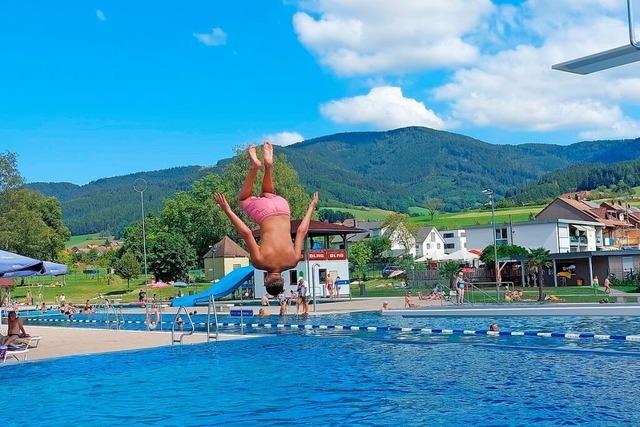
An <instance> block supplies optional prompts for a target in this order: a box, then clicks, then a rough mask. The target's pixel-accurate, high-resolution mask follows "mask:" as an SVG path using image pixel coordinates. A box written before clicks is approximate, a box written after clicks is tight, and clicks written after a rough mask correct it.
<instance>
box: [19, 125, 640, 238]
mask: <svg viewBox="0 0 640 427" xmlns="http://www.w3.org/2000/svg"><path fill="white" fill-rule="evenodd" d="M276 150H277V151H278V152H280V153H284V154H285V155H286V156H287V159H288V160H289V162H290V163H291V164H292V165H293V166H294V167H295V168H296V169H297V171H298V173H299V175H300V180H301V182H302V183H303V184H304V186H305V187H306V188H307V190H308V191H309V192H310V191H315V190H318V191H320V192H321V195H322V202H321V203H322V204H324V205H325V206H326V205H336V204H345V205H363V206H371V207H380V208H384V209H391V210H397V211H405V210H406V209H407V207H409V206H413V205H421V204H422V203H423V202H424V200H425V199H427V198H438V199H442V200H443V201H444V208H445V210H449V211H452V210H458V209H463V208H468V207H473V206H475V205H476V204H477V203H479V202H483V201H484V200H485V197H484V195H483V194H482V193H481V190H482V189H484V188H492V189H493V190H494V191H495V192H496V194H497V195H498V196H504V195H506V194H507V193H509V191H510V190H513V188H514V187H520V186H521V185H523V184H525V183H528V182H536V181H537V180H538V179H542V178H541V177H543V175H545V174H546V173H549V172H552V171H557V170H564V169H566V168H570V167H571V166H572V165H576V164H579V163H596V162H597V163H612V162H620V161H623V160H631V159H636V158H638V157H640V142H639V141H638V140H618V141H589V142H580V143H575V144H572V145H553V144H522V145H494V144H489V143H486V142H482V141H479V140H477V139H473V138H470V137H467V136H463V135H459V134H455V133H450V132H444V131H436V130H433V129H428V128H420V127H409V128H402V129H396V130H392V131H386V132H352V133H340V134H335V135H329V136H324V137H321V138H315V139H311V140H307V141H304V142H300V143H298V144H294V145H290V146H288V147H276ZM227 162H228V159H226V160H221V161H220V162H219V163H218V166H217V167H216V168H220V167H221V166H222V165H224V164H226V163H227ZM216 168H201V167H198V166H189V167H182V168H173V169H167V170H162V171H156V172H143V173H138V174H133V175H127V176H122V177H115V178H106V179H101V180H98V181H95V182H92V183H89V184H87V185H84V186H76V185H74V184H68V183H34V184H30V187H31V188H33V189H36V190H39V191H41V192H43V193H44V194H46V195H53V196H56V197H59V198H60V200H61V202H62V205H63V211H64V217H65V221H66V223H67V225H68V226H69V227H70V228H71V230H72V232H73V233H74V234H81V233H88V232H95V231H103V230H110V231H116V232H117V231H120V230H121V229H122V227H123V226H125V225H126V224H128V223H130V222H132V221H133V220H135V219H136V218H137V217H138V215H139V196H138V194H137V193H135V192H134V191H133V189H132V186H133V182H134V181H135V179H136V178H138V177H143V178H145V179H147V181H148V182H149V184H148V189H147V192H146V193H145V203H146V208H147V209H148V210H149V211H150V212H154V211H155V212H157V211H158V210H159V209H160V206H161V204H162V200H163V199H164V198H165V197H167V196H170V195H172V194H173V193H175V192H176V191H179V190H186V189H187V188H188V187H189V186H190V184H191V183H192V182H193V181H194V180H195V179H197V178H200V177H201V176H203V175H204V174H206V173H207V172H209V171H212V170H215V169H216ZM576 170H579V168H578V169H576ZM509 194H511V195H515V193H509Z"/></svg>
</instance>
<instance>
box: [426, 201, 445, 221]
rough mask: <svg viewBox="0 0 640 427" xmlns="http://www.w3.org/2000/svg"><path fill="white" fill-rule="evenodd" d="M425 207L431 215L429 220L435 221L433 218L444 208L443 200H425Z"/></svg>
mask: <svg viewBox="0 0 640 427" xmlns="http://www.w3.org/2000/svg"><path fill="white" fill-rule="evenodd" d="M424 207H425V209H426V210H427V212H428V213H429V218H430V219H431V221H433V217H434V216H436V214H437V213H438V212H440V211H441V210H442V208H443V207H444V202H443V201H442V199H435V198H429V199H427V200H425V202H424Z"/></svg>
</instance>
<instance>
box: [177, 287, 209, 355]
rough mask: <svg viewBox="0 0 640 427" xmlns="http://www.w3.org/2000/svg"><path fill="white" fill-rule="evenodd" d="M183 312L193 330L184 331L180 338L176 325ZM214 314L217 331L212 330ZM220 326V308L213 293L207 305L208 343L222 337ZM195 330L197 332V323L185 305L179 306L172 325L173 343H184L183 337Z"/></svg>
mask: <svg viewBox="0 0 640 427" xmlns="http://www.w3.org/2000/svg"><path fill="white" fill-rule="evenodd" d="M181 312H184V314H185V316H186V317H187V320H188V321H189V323H190V324H191V331H189V332H183V333H181V334H180V335H179V337H178V338H176V326H177V325H178V323H177V320H178V317H179V316H180V313H181ZM212 314H213V320H214V323H213V325H214V326H215V332H212V330H211V325H212V324H211V315H212ZM219 326H220V324H219V323H218V310H217V309H216V299H215V298H214V297H213V295H211V296H209V303H208V305H207V343H210V342H211V340H212V339H215V340H216V341H218V339H219V337H220V332H219ZM178 327H179V326H178ZM194 332H195V325H194V323H193V321H192V319H191V314H189V312H188V311H187V309H186V308H185V307H182V306H181V307H179V308H178V312H177V313H176V317H175V319H174V321H173V325H172V326H171V345H173V344H175V343H179V344H182V339H183V338H184V337H185V336H186V335H192V334H193V333H194Z"/></svg>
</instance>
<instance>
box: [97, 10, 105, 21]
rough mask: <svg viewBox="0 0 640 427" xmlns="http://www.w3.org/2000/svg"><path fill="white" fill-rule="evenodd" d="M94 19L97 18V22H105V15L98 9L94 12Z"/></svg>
mask: <svg viewBox="0 0 640 427" xmlns="http://www.w3.org/2000/svg"><path fill="white" fill-rule="evenodd" d="M96 18H98V20H100V21H102V22H104V21H106V20H107V15H105V14H104V12H103V11H102V10H100V9H98V10H96Z"/></svg>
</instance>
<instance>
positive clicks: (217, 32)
mask: <svg viewBox="0 0 640 427" xmlns="http://www.w3.org/2000/svg"><path fill="white" fill-rule="evenodd" d="M193 37H195V38H196V39H198V41H199V42H200V43H202V44H205V45H207V46H222V45H225V44H227V33H225V32H224V31H222V28H218V27H216V28H213V29H212V30H211V32H208V33H193Z"/></svg>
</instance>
